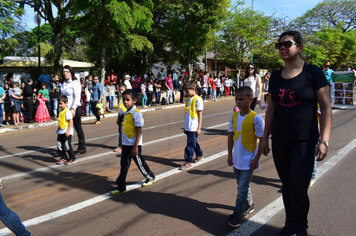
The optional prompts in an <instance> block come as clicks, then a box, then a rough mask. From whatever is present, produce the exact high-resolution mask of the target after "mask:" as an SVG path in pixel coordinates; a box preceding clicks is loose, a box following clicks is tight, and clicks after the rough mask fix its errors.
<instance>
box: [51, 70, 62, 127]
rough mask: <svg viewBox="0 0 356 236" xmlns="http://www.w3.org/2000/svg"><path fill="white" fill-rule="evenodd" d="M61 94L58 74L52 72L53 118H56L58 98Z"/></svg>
mask: <svg viewBox="0 0 356 236" xmlns="http://www.w3.org/2000/svg"><path fill="white" fill-rule="evenodd" d="M59 96H61V85H60V83H59V78H58V74H54V83H53V88H52V101H53V119H55V120H57V117H58V98H59Z"/></svg>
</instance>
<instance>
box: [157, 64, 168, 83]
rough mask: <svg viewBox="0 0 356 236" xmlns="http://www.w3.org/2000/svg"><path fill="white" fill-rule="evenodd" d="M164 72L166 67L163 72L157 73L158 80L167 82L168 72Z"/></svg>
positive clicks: (162, 68)
mask: <svg viewBox="0 0 356 236" xmlns="http://www.w3.org/2000/svg"><path fill="white" fill-rule="evenodd" d="M163 70H164V67H161V70H160V71H158V73H157V79H158V80H166V77H167V76H166V72H164V71H163Z"/></svg>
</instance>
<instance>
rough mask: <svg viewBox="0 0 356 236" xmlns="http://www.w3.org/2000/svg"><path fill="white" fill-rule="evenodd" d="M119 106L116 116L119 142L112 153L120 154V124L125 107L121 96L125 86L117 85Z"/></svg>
mask: <svg viewBox="0 0 356 236" xmlns="http://www.w3.org/2000/svg"><path fill="white" fill-rule="evenodd" d="M118 87H119V104H118V106H117V108H118V110H119V113H118V114H117V120H116V124H117V125H118V126H119V142H118V146H117V148H115V149H114V152H120V151H121V149H122V130H121V127H122V122H123V121H124V114H125V112H126V110H127V109H126V107H125V106H124V102H123V101H122V94H123V93H124V91H125V90H126V85H125V84H119V86H118Z"/></svg>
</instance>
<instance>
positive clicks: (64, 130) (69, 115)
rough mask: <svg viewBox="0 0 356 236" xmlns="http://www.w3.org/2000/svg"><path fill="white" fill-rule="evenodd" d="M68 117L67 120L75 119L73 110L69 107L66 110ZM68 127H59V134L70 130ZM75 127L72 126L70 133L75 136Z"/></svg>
mask: <svg viewBox="0 0 356 236" xmlns="http://www.w3.org/2000/svg"><path fill="white" fill-rule="evenodd" d="M66 119H67V120H71V119H73V115H72V112H71V111H70V110H69V109H68V110H67V111H66ZM58 127H59V126H58ZM68 127H69V125H68ZM68 127H67V128H65V129H61V127H59V129H58V134H65V133H66V132H67V130H68ZM73 129H74V127H73V126H72V128H71V129H70V131H69V134H70V135H72V136H73Z"/></svg>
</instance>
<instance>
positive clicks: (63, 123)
mask: <svg viewBox="0 0 356 236" xmlns="http://www.w3.org/2000/svg"><path fill="white" fill-rule="evenodd" d="M68 110H69V108H68V107H66V108H64V109H63V110H60V111H59V114H58V125H59V127H60V128H61V129H66V128H67V127H68V125H69V121H68V120H67V118H66V113H67V111H68Z"/></svg>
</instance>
